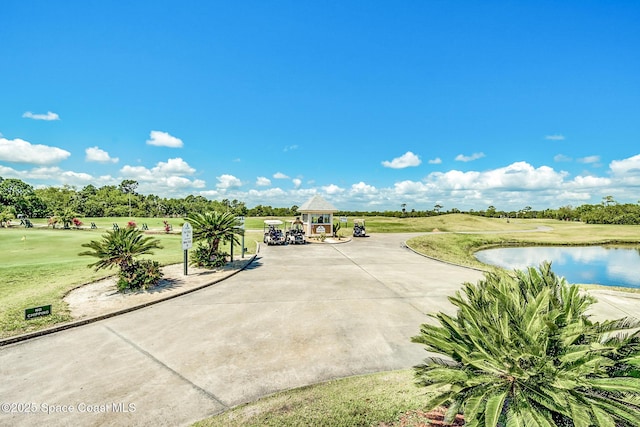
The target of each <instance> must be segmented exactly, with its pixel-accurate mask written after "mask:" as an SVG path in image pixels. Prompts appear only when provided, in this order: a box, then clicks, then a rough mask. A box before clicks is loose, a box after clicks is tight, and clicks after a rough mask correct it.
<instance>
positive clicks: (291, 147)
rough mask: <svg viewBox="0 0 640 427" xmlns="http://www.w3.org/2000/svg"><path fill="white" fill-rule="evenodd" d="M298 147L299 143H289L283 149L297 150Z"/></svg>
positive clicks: (285, 150)
mask: <svg viewBox="0 0 640 427" xmlns="http://www.w3.org/2000/svg"><path fill="white" fill-rule="evenodd" d="M297 149H298V145H297V144H294V145H288V146H286V147H284V150H282V151H284V152H285V153H286V152H287V151H293V150H297Z"/></svg>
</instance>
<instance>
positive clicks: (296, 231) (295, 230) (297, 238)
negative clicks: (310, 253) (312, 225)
mask: <svg viewBox="0 0 640 427" xmlns="http://www.w3.org/2000/svg"><path fill="white" fill-rule="evenodd" d="M302 225H303V224H302V221H300V218H296V219H295V220H294V221H291V224H290V225H289V230H287V239H286V240H287V243H289V244H292V245H304V244H305V243H307V242H306V240H305V239H304V230H303V228H302Z"/></svg>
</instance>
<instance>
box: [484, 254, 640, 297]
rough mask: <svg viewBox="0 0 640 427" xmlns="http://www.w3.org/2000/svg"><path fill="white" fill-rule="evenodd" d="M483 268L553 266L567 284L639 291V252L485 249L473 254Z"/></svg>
mask: <svg viewBox="0 0 640 427" xmlns="http://www.w3.org/2000/svg"><path fill="white" fill-rule="evenodd" d="M476 258H477V259H478V260H480V261H481V262H483V263H485V264H491V265H497V266H499V267H503V268H506V269H510V270H512V269H519V270H521V269H524V268H527V267H537V266H539V265H540V263H542V262H543V261H551V262H552V263H553V266H552V269H553V271H554V272H555V273H556V274H558V275H560V276H564V277H565V278H566V279H567V280H568V281H569V282H570V283H597V284H600V285H606V286H624V287H629V288H640V275H638V274H637V269H638V265H639V264H640V248H635V247H634V248H629V247H613V246H535V247H521V248H498V249H487V250H484V251H480V252H478V253H476Z"/></svg>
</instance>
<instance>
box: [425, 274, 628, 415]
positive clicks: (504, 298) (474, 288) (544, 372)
mask: <svg viewBox="0 0 640 427" xmlns="http://www.w3.org/2000/svg"><path fill="white" fill-rule="evenodd" d="M449 300H450V301H451V302H452V303H453V305H454V306H456V307H457V314H456V316H449V315H447V314H443V313H438V314H436V315H433V316H432V317H434V318H435V319H437V320H438V322H439V325H434V324H424V325H422V327H421V331H420V335H418V336H416V337H413V341H414V342H416V343H421V344H424V345H425V347H426V350H427V351H430V352H434V353H439V354H440V355H444V356H447V359H446V360H445V359H442V358H439V357H429V358H427V359H426V360H425V363H424V364H423V365H420V366H417V367H416V368H415V369H416V376H417V378H418V383H419V384H420V385H423V386H426V387H428V388H429V389H430V390H431V391H433V392H434V395H433V398H432V399H431V401H430V402H429V403H428V404H427V406H429V407H430V408H433V407H436V406H439V405H446V406H448V417H449V419H452V418H453V416H455V414H456V413H462V414H464V417H465V423H466V424H465V425H469V426H496V425H501V426H507V427H511V426H518V427H519V426H527V427H537V426H544V427H547V426H556V425H561V426H577V427H582V426H584V427H588V426H592V425H596V426H611V427H614V426H638V425H640V406H639V405H640V380H639V379H638V370H637V368H636V366H639V365H640V356H639V355H640V337H639V335H638V332H637V331H634V329H635V328H638V327H640V322H638V321H635V320H630V319H620V320H615V321H605V322H601V323H600V322H592V321H591V320H590V319H589V316H588V315H587V314H586V312H587V310H588V309H589V307H590V306H591V305H592V304H593V303H594V302H595V300H594V299H593V298H592V297H590V296H588V295H586V294H584V293H581V292H580V291H579V289H578V287H576V286H569V285H568V284H567V283H566V281H565V280H564V279H561V278H558V277H557V276H556V275H555V274H554V273H553V272H552V271H551V265H550V264H549V263H545V264H542V265H541V266H540V269H539V270H537V269H534V268H529V269H528V270H526V271H516V272H515V275H507V274H506V273H504V274H498V273H496V274H493V273H491V274H487V275H486V276H485V279H484V280H481V281H479V282H478V284H470V283H466V284H465V285H464V287H463V290H462V292H457V293H456V295H455V296H454V297H451V298H449Z"/></svg>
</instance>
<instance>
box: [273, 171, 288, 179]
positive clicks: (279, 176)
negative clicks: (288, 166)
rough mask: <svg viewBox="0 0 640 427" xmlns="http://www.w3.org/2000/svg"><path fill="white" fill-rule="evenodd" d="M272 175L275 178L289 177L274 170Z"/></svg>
mask: <svg viewBox="0 0 640 427" xmlns="http://www.w3.org/2000/svg"><path fill="white" fill-rule="evenodd" d="M273 177H274V178H275V179H289V177H288V176H287V175H285V174H283V173H282V172H276V173H274V174H273Z"/></svg>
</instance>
